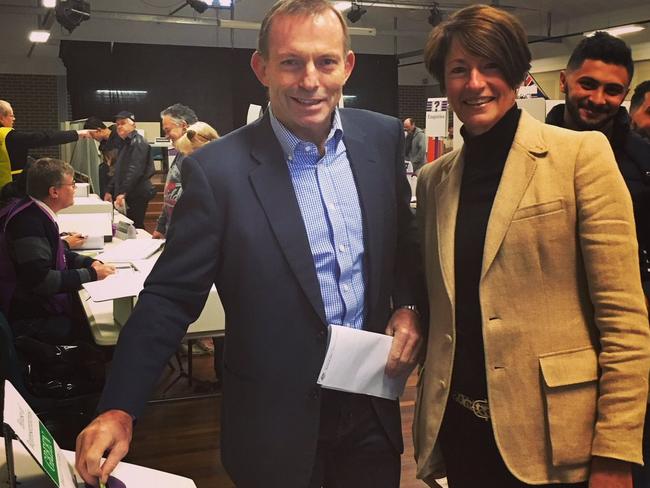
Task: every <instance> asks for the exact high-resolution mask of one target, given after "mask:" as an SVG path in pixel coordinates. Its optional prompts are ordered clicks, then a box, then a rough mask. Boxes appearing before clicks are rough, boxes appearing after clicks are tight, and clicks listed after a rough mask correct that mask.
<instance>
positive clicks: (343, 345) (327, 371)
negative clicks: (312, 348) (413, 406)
mask: <svg viewBox="0 0 650 488" xmlns="http://www.w3.org/2000/svg"><path fill="white" fill-rule="evenodd" d="M392 343H393V338H392V337H391V336H387V335H384V334H377V333H375V332H368V331H365V330H359V329H353V328H351V327H343V326H340V325H330V326H329V341H328V346H327V353H326V354H325V361H324V362H323V367H322V369H321V371H320V374H319V375H318V384H319V385H321V386H322V387H323V388H329V389H332V390H341V391H347V392H350V393H363V394H366V395H371V396H376V397H380V398H388V399H390V400H395V399H396V398H397V397H399V396H400V395H401V394H402V393H403V392H404V386H405V385H406V380H407V379H408V376H409V373H408V372H407V373H405V374H404V375H402V376H398V377H395V378H389V377H388V376H386V375H385V374H384V369H385V368H386V363H387V361H388V353H389V352H390V348H391V345H392Z"/></svg>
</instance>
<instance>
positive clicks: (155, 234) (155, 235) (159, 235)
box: [151, 230, 165, 239]
mask: <svg viewBox="0 0 650 488" xmlns="http://www.w3.org/2000/svg"><path fill="white" fill-rule="evenodd" d="M151 238H152V239H164V238H165V234H163V233H162V232H158V231H157V230H154V231H153V234H151Z"/></svg>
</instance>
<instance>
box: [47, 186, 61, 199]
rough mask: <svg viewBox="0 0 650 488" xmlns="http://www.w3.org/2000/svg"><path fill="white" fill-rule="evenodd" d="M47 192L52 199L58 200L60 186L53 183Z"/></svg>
mask: <svg viewBox="0 0 650 488" xmlns="http://www.w3.org/2000/svg"><path fill="white" fill-rule="evenodd" d="M47 193H48V196H49V197H50V198H51V199H52V200H56V199H57V198H59V188H58V187H56V186H54V185H52V186H51V187H50V188H49V189H48V191H47Z"/></svg>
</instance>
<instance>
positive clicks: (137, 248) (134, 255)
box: [97, 239, 165, 263]
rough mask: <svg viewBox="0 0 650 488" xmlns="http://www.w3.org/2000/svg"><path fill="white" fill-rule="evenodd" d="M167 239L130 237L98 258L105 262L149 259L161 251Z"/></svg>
mask: <svg viewBox="0 0 650 488" xmlns="http://www.w3.org/2000/svg"><path fill="white" fill-rule="evenodd" d="M164 245H165V239H128V240H126V241H122V242H120V243H119V244H116V245H114V246H112V247H111V248H110V249H107V250H106V251H105V252H103V253H101V254H99V255H98V256H97V259H99V260H100V261H102V262H104V263H115V262H117V263H120V262H129V261H134V260H138V259H140V260H142V259H147V258H149V257H150V256H152V255H153V254H155V253H157V252H158V251H160V248H161V247H163V246H164Z"/></svg>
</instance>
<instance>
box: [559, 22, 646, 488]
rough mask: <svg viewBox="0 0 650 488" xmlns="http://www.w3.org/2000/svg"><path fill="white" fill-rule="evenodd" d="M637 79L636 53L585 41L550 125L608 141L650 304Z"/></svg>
mask: <svg viewBox="0 0 650 488" xmlns="http://www.w3.org/2000/svg"><path fill="white" fill-rule="evenodd" d="M633 75H634V62H633V60H632V51H631V50H630V48H629V47H628V46H627V44H625V42H624V41H622V40H621V39H619V38H617V37H614V36H611V35H610V34H608V33H606V32H596V34H594V35H593V36H591V37H585V38H584V39H583V40H582V41H580V44H578V46H576V48H575V50H574V51H573V53H572V54H571V57H570V58H569V62H568V64H567V67H566V69H565V70H563V71H562V72H561V73H560V89H561V90H562V92H563V93H564V94H565V103H564V104H560V105H557V106H555V107H553V109H552V110H551V111H550V112H549V113H548V115H547V117H546V123H548V124H551V125H557V126H560V127H566V128H568V129H573V130H597V131H600V132H602V133H603V134H605V136H607V139H608V140H609V142H610V144H611V146H612V149H613V151H614V156H615V157H616V162H617V163H618V167H619V169H620V171H621V174H622V175H623V179H624V180H625V183H626V185H627V187H628V190H629V191H630V194H631V196H632V204H633V207H634V220H635V223H636V234H637V241H638V245H639V265H640V269H641V280H642V285H643V291H644V293H645V295H646V299H647V298H648V297H650V255H649V253H650V143H648V141H646V140H644V139H643V138H642V137H641V136H640V135H639V134H637V133H636V132H635V131H633V130H632V129H631V126H630V117H629V115H628V113H627V110H626V109H625V107H623V106H622V105H621V104H622V103H623V100H625V97H626V95H627V93H628V91H629V87H630V82H631V81H632V76H633ZM648 413H650V412H646V420H645V430H644V436H643V451H644V460H645V467H640V466H635V467H634V484H635V487H637V488H640V487H645V486H648V485H647V484H646V483H648V482H650V472H648V469H649V468H650V436H649V435H648V434H649V432H648V427H650V426H649V425H648V424H649V420H648Z"/></svg>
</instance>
